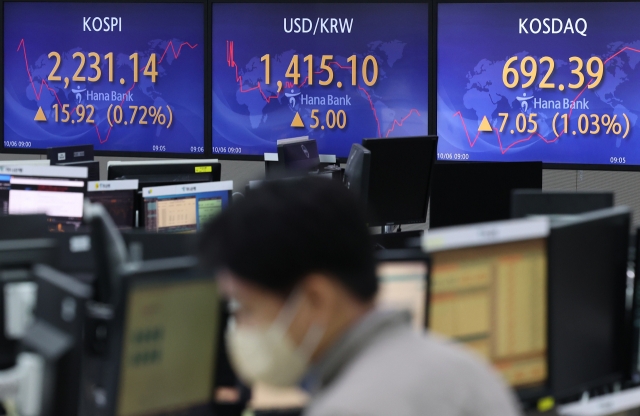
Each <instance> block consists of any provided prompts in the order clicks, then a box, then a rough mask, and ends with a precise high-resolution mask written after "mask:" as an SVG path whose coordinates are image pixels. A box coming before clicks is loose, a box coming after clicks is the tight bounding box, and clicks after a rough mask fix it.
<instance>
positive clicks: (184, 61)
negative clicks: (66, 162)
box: [4, 2, 205, 153]
mask: <svg viewBox="0 0 640 416" xmlns="http://www.w3.org/2000/svg"><path fill="white" fill-rule="evenodd" d="M4 7H5V10H4V71H5V74H4V141H5V148H9V147H21V148H22V147H31V148H47V147H55V146H71V145H79V144H93V145H94V147H95V149H96V150H102V151H123V152H153V151H159V152H172V153H204V148H203V147H204V55H205V53H204V52H205V45H204V15H203V13H204V5H203V4H195V3H192V4H189V3H183V4H170V3H166V4H163V3H148V4H142V3H117V4H116V3H93V2H91V3H54V2H52V3H11V2H7V3H4ZM104 16H108V17H112V16H113V17H121V18H122V31H121V32H119V31H114V32H111V31H110V32H103V31H101V32H93V31H92V32H88V31H83V17H92V18H93V17H104ZM181 46H182V48H181ZM52 51H55V52H58V53H60V55H61V56H62V63H61V65H60V68H59V70H58V71H57V75H60V76H61V77H62V79H63V81H47V78H48V76H49V73H50V72H51V70H52V69H53V66H54V63H55V59H53V58H52V59H49V58H48V57H47V55H48V54H49V53H50V52H52ZM76 51H82V52H83V53H85V55H88V53H89V52H96V53H98V54H99V55H100V57H101V58H102V59H101V64H100V67H101V70H102V77H101V79H100V80H99V81H97V82H81V83H78V82H74V81H70V84H69V86H68V88H66V89H65V88H64V78H65V77H69V79H70V80H71V78H72V77H73V75H74V73H75V72H76V70H77V68H78V66H79V60H78V59H76V60H74V59H73V58H72V55H73V53H74V52H76ZM165 51H166V55H165V57H164V59H163V60H162V62H160V59H161V57H162V55H163V53H164V52H165ZM109 52H113V54H114V60H115V62H114V82H112V83H110V82H109V80H108V65H107V61H106V60H105V59H104V55H105V54H107V53H109ZM134 52H139V54H140V61H139V62H140V64H139V66H140V69H141V70H142V69H144V67H145V65H146V63H147V61H148V57H149V55H150V54H151V53H156V56H157V59H158V65H157V71H158V73H159V74H158V78H157V80H156V82H155V84H154V83H152V82H151V78H149V77H148V76H145V75H143V73H142V72H141V73H140V76H139V82H138V83H137V84H134V83H133V69H132V68H133V63H132V61H130V60H129V56H130V55H131V54H132V53H134ZM25 55H26V62H25ZM176 56H177V57H176ZM25 63H26V65H25ZM90 63H93V59H92V58H89V57H88V56H87V62H86V64H85V67H84V70H83V71H82V72H81V74H80V75H81V76H88V77H91V76H94V74H95V72H94V70H93V69H90V68H89V64H90ZM27 68H28V70H29V71H27ZM29 73H30V74H31V77H32V79H33V85H32V83H31V82H30V80H29ZM120 78H124V79H125V83H124V85H121V83H120V82H119V80H120ZM34 87H35V93H34ZM41 88H42V92H40V89H41ZM72 89H76V90H87V91H92V92H102V93H109V94H110V96H112V95H111V94H113V92H115V93H117V94H122V93H125V92H127V91H131V92H132V99H133V100H132V101H127V102H125V103H124V105H123V108H124V120H130V118H131V114H132V111H131V110H129V105H138V106H140V105H144V106H151V105H153V106H162V107H163V108H164V110H163V112H162V113H163V114H166V115H167V117H168V113H167V110H166V105H169V106H170V107H171V109H172V111H173V123H172V125H171V127H170V128H166V126H167V125H168V122H167V123H166V124H165V126H159V125H157V124H156V125H154V124H152V119H153V117H147V118H146V121H148V124H147V125H140V124H138V123H135V125H128V126H124V125H122V124H121V125H115V126H114V127H113V128H112V129H111V128H110V126H109V123H108V122H107V117H106V114H107V108H108V107H109V105H110V104H114V105H117V104H120V102H121V101H108V102H107V101H93V102H91V101H88V97H87V95H86V94H87V92H86V91H85V92H82V93H80V94H79V95H76V94H75V93H73V92H72V91H71V90H72ZM56 97H57V99H56ZM78 98H80V99H78ZM58 100H59V102H60V104H69V105H70V109H73V108H75V106H76V105H77V104H79V103H81V104H93V105H94V106H95V114H94V117H93V118H94V120H95V122H96V124H95V125H92V124H86V123H80V124H71V123H70V122H69V123H61V122H58V123H56V122H55V121H54V112H53V110H52V106H53V105H54V104H56V102H57V101H58ZM39 106H41V107H42V108H43V111H44V113H45V115H46V117H47V119H48V120H47V121H46V122H36V121H34V117H35V115H36V112H37V110H38V108H39ZM60 118H62V114H61V115H60ZM72 118H77V117H74V116H72ZM139 118H140V114H139V115H138V116H137V119H139ZM154 146H155V147H154Z"/></svg>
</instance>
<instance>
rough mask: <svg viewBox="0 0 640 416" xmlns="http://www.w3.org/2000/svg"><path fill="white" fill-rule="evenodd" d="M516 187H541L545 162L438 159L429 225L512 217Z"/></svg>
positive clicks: (432, 226)
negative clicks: (512, 200)
mask: <svg viewBox="0 0 640 416" xmlns="http://www.w3.org/2000/svg"><path fill="white" fill-rule="evenodd" d="M514 189H542V163H541V162H477V163H476V162H437V163H436V164H435V166H434V168H433V184H432V188H431V205H430V211H429V228H439V227H449V226H453V225H462V224H474V223H480V222H489V221H500V220H506V219H509V218H511V191H512V190H514Z"/></svg>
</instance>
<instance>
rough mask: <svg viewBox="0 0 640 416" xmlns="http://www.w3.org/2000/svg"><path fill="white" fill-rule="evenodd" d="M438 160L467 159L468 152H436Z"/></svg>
mask: <svg viewBox="0 0 640 416" xmlns="http://www.w3.org/2000/svg"><path fill="white" fill-rule="evenodd" d="M438 160H469V154H468V153H438Z"/></svg>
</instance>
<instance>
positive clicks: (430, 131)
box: [32, 0, 437, 164]
mask: <svg viewBox="0 0 640 416" xmlns="http://www.w3.org/2000/svg"><path fill="white" fill-rule="evenodd" d="M32 1H35V0H32ZM208 1H209V5H210V7H209V11H208V18H209V30H210V33H209V39H208V40H209V42H210V43H209V54H210V56H211V59H213V6H214V4H221V3H231V2H232V1H230V0H208ZM233 3H246V4H250V3H274V4H276V3H293V0H273V1H269V0H235V1H233ZM305 3H306V4H313V3H319V4H335V3H344V1H340V0H324V1H323V0H311V1H309V2H305ZM348 3H353V4H358V3H364V4H371V3H383V4H384V3H388V4H397V3H396V2H394V1H392V0H371V1H367V0H349V1H348ZM402 3H426V4H427V7H428V11H427V20H426V23H427V25H428V30H427V36H428V39H427V47H428V50H427V68H426V71H427V74H428V77H429V79H428V81H427V90H428V94H427V131H426V132H425V134H423V135H420V136H415V137H426V136H435V135H436V134H437V132H436V129H435V124H434V120H435V118H434V115H436V114H437V113H436V112H432V103H431V102H432V101H433V102H436V100H435V99H433V100H432V97H431V96H432V95H433V94H432V91H435V90H434V89H433V88H434V86H435V83H434V82H433V79H432V77H431V74H432V73H433V70H434V68H435V66H434V65H433V62H435V61H433V60H432V52H433V46H434V45H435V43H433V40H434V39H433V31H432V29H433V24H432V23H433V20H434V10H435V1H434V0H431V1H425V0H403V1H402ZM211 62H212V60H211ZM210 75H211V76H210V78H213V64H212V65H211V67H210ZM210 90H211V91H210V100H211V101H213V94H212V91H213V85H211V86H210ZM211 125H213V106H212V107H211ZM292 135H296V133H295V132H293V133H292ZM305 135H307V134H306V133H305ZM307 136H308V135H307ZM308 137H309V139H315V138H314V137H312V136H308ZM378 138H379V139H382V138H384V137H378ZM362 139H365V137H361V138H360V139H355V141H354V142H353V143H359V144H360V143H361V141H362ZM209 145H210V148H211V153H210V154H209V155H210V156H211V157H216V158H219V159H220V160H240V161H252V162H264V160H265V159H264V154H260V155H242V154H238V155H233V154H226V153H215V152H213V130H212V131H211V136H210V140H209ZM274 145H275V142H274ZM276 152H277V150H275V149H274V150H273V152H270V153H276ZM348 157H349V155H348V154H347V155H345V156H343V157H339V156H338V155H336V162H337V163H339V164H344V163H347V159H348Z"/></svg>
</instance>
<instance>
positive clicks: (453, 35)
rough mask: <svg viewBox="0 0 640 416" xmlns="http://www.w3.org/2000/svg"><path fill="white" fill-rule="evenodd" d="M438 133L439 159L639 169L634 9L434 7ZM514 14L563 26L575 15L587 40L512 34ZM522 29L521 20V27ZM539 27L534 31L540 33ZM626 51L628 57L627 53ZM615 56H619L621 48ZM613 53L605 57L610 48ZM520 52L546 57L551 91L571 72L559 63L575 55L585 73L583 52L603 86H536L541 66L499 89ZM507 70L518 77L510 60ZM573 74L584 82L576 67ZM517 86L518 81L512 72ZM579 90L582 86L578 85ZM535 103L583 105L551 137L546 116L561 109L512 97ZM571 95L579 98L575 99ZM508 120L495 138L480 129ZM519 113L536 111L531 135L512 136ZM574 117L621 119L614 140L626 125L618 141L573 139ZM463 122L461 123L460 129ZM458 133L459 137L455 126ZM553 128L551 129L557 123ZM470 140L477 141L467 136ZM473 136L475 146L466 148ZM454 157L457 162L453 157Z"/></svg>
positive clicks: (639, 58) (639, 71) (639, 74)
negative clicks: (600, 67)
mask: <svg viewBox="0 0 640 416" xmlns="http://www.w3.org/2000/svg"><path fill="white" fill-rule="evenodd" d="M438 9H439V15H438V91H437V99H438V110H437V113H438V135H439V137H440V140H439V145H438V152H439V155H438V156H439V159H451V155H454V158H457V157H460V156H458V155H468V160H477V161H543V162H548V163H567V164H611V163H624V164H627V165H629V164H633V165H637V164H640V152H639V151H638V150H636V149H637V148H638V142H640V129H638V128H637V121H638V115H640V95H639V94H638V93H637V91H638V88H639V87H640V66H638V63H639V62H640V53H639V51H640V32H639V31H638V29H637V16H638V15H639V14H640V4H638V3H609V2H601V3H525V4H441V5H439V7H438ZM520 18H523V19H524V18H529V20H531V19H533V18H539V19H541V20H542V19H543V18H559V19H561V20H562V22H563V23H566V20H567V19H568V18H571V19H572V22H574V23H575V22H576V20H577V19H579V18H583V19H585V20H586V21H587V23H588V26H587V31H586V35H587V36H581V35H579V34H577V33H576V34H570V33H566V34H546V35H545V34H542V33H539V34H528V35H527V34H524V33H522V34H519V33H518V32H519V19H520ZM526 27H527V28H529V26H528V24H527V26H526ZM543 30H544V27H543ZM625 48H635V49H638V51H633V50H631V49H626V50H625ZM623 50H624V51H623ZM620 51H622V52H621V53H619V54H618V55H616V56H615V57H614V55H615V54H616V53H618V52H620ZM515 55H517V56H519V58H520V59H519V61H520V60H521V59H522V58H523V57H525V56H532V57H534V58H536V60H539V59H540V58H541V57H543V56H550V57H552V58H553V59H554V60H555V69H554V71H553V75H552V76H551V78H550V79H549V82H553V83H555V84H556V86H558V85H559V84H563V85H565V86H567V84H568V83H575V82H576V80H577V76H576V75H573V74H571V70H572V69H574V68H575V67H576V64H575V63H570V62H569V58H570V57H572V56H578V57H580V58H582V60H583V62H584V64H585V67H586V64H587V61H588V59H589V58H591V57H592V56H598V57H600V58H601V59H602V60H603V61H606V60H607V59H609V58H611V59H610V60H609V61H608V62H606V64H605V75H604V78H603V81H602V82H601V83H600V85H598V86H597V87H596V88H594V89H585V91H584V92H583V93H582V94H581V95H579V94H580V92H581V91H582V88H581V89H577V90H576V89H569V88H566V89H565V90H564V91H559V90H558V89H557V88H556V89H553V90H550V89H544V90H542V89H539V88H538V84H539V82H540V81H541V79H542V75H544V74H545V73H546V71H547V68H548V65H546V64H542V65H540V64H539V65H538V68H539V69H538V77H537V79H536V81H535V82H534V84H533V85H532V86H531V87H529V88H526V89H522V88H520V86H521V84H522V82H521V83H520V85H518V87H516V88H514V89H508V88H506V87H505V86H504V83H503V82H502V71H503V67H504V65H505V62H506V60H507V59H509V58H510V57H512V56H515ZM519 61H518V64H517V65H514V67H515V68H517V69H518V71H519V72H520V66H519V63H520V62H519ZM582 73H583V74H584V75H585V78H586V79H587V82H588V80H589V79H590V78H591V77H589V75H588V74H587V72H586V68H583V70H582ZM521 80H522V76H521ZM585 85H586V83H585ZM524 94H526V97H532V96H533V97H534V99H540V100H545V101H546V100H554V101H555V100H559V101H560V102H561V105H562V106H564V102H565V101H564V100H565V99H568V101H569V102H571V101H573V100H574V99H576V98H577V101H580V102H583V103H584V102H586V103H587V106H588V109H587V108H584V109H575V110H573V111H572V114H571V116H570V129H569V131H568V134H560V136H559V137H558V136H556V134H554V132H553V128H552V120H553V117H554V115H555V114H556V113H557V112H559V113H561V114H563V113H568V112H569V111H570V109H565V108H561V109H555V108H554V109H542V108H540V107H538V108H535V107H534V105H533V104H532V101H533V99H532V100H529V101H528V106H527V109H526V110H524V109H523V107H522V106H521V102H520V101H518V99H517V97H521V98H523V97H525V95H524ZM578 95H579V97H578ZM504 112H507V113H509V115H510V118H509V122H508V123H509V124H508V126H507V127H506V128H505V129H504V131H503V132H502V133H501V134H500V138H499V139H498V134H496V132H495V131H493V132H480V133H478V128H479V126H480V123H481V121H482V118H483V116H487V119H488V120H489V122H490V123H491V125H492V127H493V128H494V129H495V128H499V127H500V125H501V123H502V117H499V116H498V113H504ZM519 112H525V113H526V114H527V116H528V114H530V113H532V112H534V113H537V122H538V125H539V127H538V130H537V132H536V133H539V134H533V135H532V134H529V133H526V132H525V133H523V134H520V133H518V132H517V131H515V133H514V134H512V133H510V130H512V129H514V126H515V117H516V116H517V114H518V113H519ZM581 114H586V115H588V116H590V115H591V114H597V115H599V116H602V115H604V114H608V115H610V116H613V115H616V116H617V121H619V122H622V127H623V134H624V131H625V130H626V127H627V122H626V120H625V119H624V116H623V115H626V116H627V118H628V120H629V128H630V132H629V134H628V136H627V138H624V139H623V138H622V134H620V135H615V134H611V133H610V134H606V127H603V126H601V131H600V133H599V134H580V132H579V130H578V128H577V122H578V118H579V117H580V115H581ZM463 121H464V123H463ZM465 126H466V129H467V131H468V137H467V133H466V132H465V128H464V127H465ZM558 129H559V130H561V128H560V127H558ZM572 131H576V135H573V134H572ZM476 135H477V136H478V137H477V139H476ZM474 140H476V141H475V142H474ZM460 158H462V157H460Z"/></svg>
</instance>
